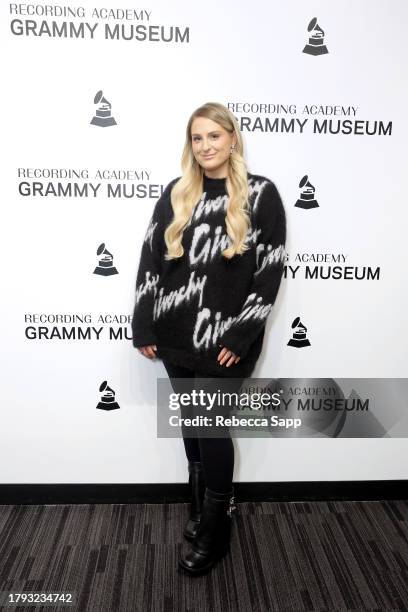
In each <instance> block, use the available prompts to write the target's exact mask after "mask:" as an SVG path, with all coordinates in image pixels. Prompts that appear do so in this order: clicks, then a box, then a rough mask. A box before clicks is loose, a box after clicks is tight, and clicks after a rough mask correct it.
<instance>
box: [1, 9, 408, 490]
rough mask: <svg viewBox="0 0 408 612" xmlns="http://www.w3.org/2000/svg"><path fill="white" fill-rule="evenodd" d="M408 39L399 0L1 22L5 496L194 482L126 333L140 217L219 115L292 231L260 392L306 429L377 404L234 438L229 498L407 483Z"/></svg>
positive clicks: (55, 13)
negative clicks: (233, 486)
mask: <svg viewBox="0 0 408 612" xmlns="http://www.w3.org/2000/svg"><path fill="white" fill-rule="evenodd" d="M407 17H408V8H407V5H406V3H405V2H404V1H403V0H394V1H393V2H392V3H389V2H387V1H386V0H370V1H368V0H361V1H360V2H357V3H356V2H351V0H349V1H342V2H340V3H337V4H336V5H335V6H332V5H330V7H329V6H327V3H326V2H323V1H322V2H304V1H301V0H292V2H290V3H287V4H286V5H285V4H283V3H281V2H277V1H272V2H266V1H261V0H254V2H251V3H248V4H246V3H238V4H237V3H233V2H231V1H230V0H217V1H216V0H209V1H207V2H206V3H205V4H203V5H200V7H199V8H198V7H196V6H195V5H193V4H191V3H189V2H187V1H180V0H177V1H176V2H173V3H167V2H164V0H160V1H152V2H149V3H148V4H145V5H142V6H134V5H133V4H132V3H131V2H129V0H126V1H125V2H121V3H120V6H115V5H109V4H107V3H105V2H101V1H100V0H95V1H91V0H85V1H83V2H80V3H76V2H70V3H66V4H63V3H51V2H43V3H42V2H37V3H25V2H22V3H3V4H2V6H1V26H0V27H1V37H2V42H3V47H2V48H3V70H4V77H3V84H4V87H3V95H2V103H3V108H4V110H3V113H2V116H3V134H4V136H3V138H2V146H3V157H2V170H3V171H2V176H3V180H2V182H1V187H0V188H1V191H2V216H3V223H2V228H3V232H2V247H3V254H4V261H3V281H4V283H3V300H2V317H1V332H2V347H3V350H2V355H3V364H2V373H3V382H2V400H3V401H2V430H3V435H2V444H1V447H0V457H1V465H2V473H1V482H3V483H12V482H15V483H30V482H31V483H35V482H43V483H51V482H52V483H62V482H101V483H103V482H112V483H114V482H135V483H142V482H152V483H155V482H176V481H180V482H183V481H185V480H186V458H185V454H184V446H183V443H182V440H181V438H180V437H179V438H174V437H172V436H171V435H169V436H164V437H160V436H158V431H157V398H156V394H157V387H158V385H157V383H158V381H159V379H161V378H165V377H166V372H165V369H164V367H163V364H162V362H161V361H159V360H155V361H150V360H148V359H146V358H144V357H143V356H142V355H141V354H140V353H139V352H138V351H137V350H136V349H134V348H133V346H132V342H131V327H130V322H131V316H132V311H133V305H134V298H135V281H136V273H137V269H138V263H139V256H140V250H141V246H142V242H143V238H144V236H145V232H146V229H147V226H148V223H149V220H150V217H151V214H152V211H153V207H154V205H155V203H156V201H157V199H158V198H159V197H160V195H161V193H162V192H163V190H164V188H165V186H166V185H167V184H168V183H169V181H170V180H172V179H173V178H175V177H176V176H179V175H180V174H181V168H180V159H181V153H182V147H183V143H184V133H185V126H186V123H187V121H188V118H189V116H190V114H191V113H192V112H193V110H194V109H196V108H197V107H198V106H200V105H201V104H203V103H205V102H211V101H214V102H220V103H222V104H225V105H226V106H227V107H228V108H229V109H230V110H231V111H232V112H233V113H234V115H235V117H236V118H237V121H238V122H239V127H240V130H241V132H242V136H243V139H244V144H245V155H246V159H247V162H248V169H249V171H250V172H253V173H255V174H261V175H264V176H267V177H268V178H270V179H271V180H272V181H274V183H275V184H276V186H277V188H278V190H279V192H280V194H281V197H282V200H283V203H284V206H285V210H286V214H287V223H288V241H287V260H286V265H285V272H284V278H283V280H282V285H281V289H280V292H279V296H278V299H277V301H276V303H275V306H274V309H273V311H272V313H271V315H270V317H269V319H268V322H267V327H266V335H265V340H264V347H263V352H262V355H261V357H260V359H259V361H258V363H257V367H256V370H255V371H254V373H253V376H254V377H259V378H262V379H270V380H272V379H273V380H276V379H282V380H283V379H286V382H287V384H286V387H285V394H286V400H287V401H289V400H291V398H292V399H294V400H296V398H297V400H299V398H300V400H301V401H302V402H303V403H304V402H309V408H308V409H309V410H310V411H313V410H314V409H315V408H314V406H315V402H316V405H317V404H318V403H319V402H320V404H319V405H320V407H321V406H322V404H321V400H322V399H325V398H327V397H330V396H331V394H332V397H334V398H338V397H342V398H343V400H347V401H348V402H349V406H351V405H355V404H354V402H355V400H356V399H359V400H360V402H359V405H366V401H369V402H371V405H372V406H373V407H374V406H375V410H373V411H372V412H371V414H370V415H369V416H367V419H366V421H364V419H361V417H360V418H359V420H358V422H359V426H358V427H357V428H353V427H352V426H347V419H348V418H349V416H348V415H347V414H346V415H345V414H344V413H342V415H341V418H340V417H339V415H337V417H336V419H337V420H336V422H337V425H338V424H339V421H340V423H341V426H336V427H334V426H331V427H329V428H328V429H327V430H325V427H324V422H325V421H324V417H323V421H320V426H318V427H316V428H315V429H313V430H311V432H310V433H309V435H307V436H304V435H303V436H299V437H296V436H293V435H292V436H290V437H291V438H292V439H287V438H285V436H275V435H274V432H273V430H272V429H271V430H270V431H268V432H267V435H266V436H265V435H264V436H260V437H252V438H251V439H246V438H245V437H242V439H237V440H235V442H234V443H235V447H236V465H235V474H234V477H235V480H236V481H276V480H279V481H285V480H320V479H321V480H352V479H382V478H389V479H397V478H398V479H399V478H406V477H407V473H406V463H405V462H404V461H401V459H402V457H405V453H406V450H407V444H406V434H407V431H408V430H407V418H406V414H405V413H406V391H405V389H406V384H405V380H406V377H407V348H406V347H407V331H406V324H405V322H406V312H407V307H408V294H407V288H406V283H405V265H406V261H407V259H406V242H407V240H406V235H407V231H406V227H407V222H408V215H407V199H406V197H407V196H406V185H405V175H406V150H407V142H408V140H407V139H408V134H407V127H406V119H405V117H406V107H407V102H408V86H407V80H406V78H405V72H406V65H407V59H408V58H407V55H408V53H407V51H408V42H407V37H406V32H405V29H406V28H405V24H406V23H407ZM231 290H233V288H231ZM363 382H364V384H363ZM333 389H334V391H333ZM333 394H334V395H333ZM302 405H303V404H302ZM331 406H332V408H333V404H331ZM344 406H345V403H344V402H343V404H342V410H343V409H344ZM292 408H293V406H292ZM347 410H349V409H348V408H347ZM292 412H293V411H292ZM350 412H351V410H350ZM292 416H293V414H292ZM350 418H351V417H350ZM317 420H319V419H317ZM329 421H330V423H331V425H333V419H329ZM322 423H323V425H322ZM348 423H349V425H350V421H348ZM314 433H315V434H316V435H314ZM293 437H296V439H293ZM384 438H387V440H385V439H384Z"/></svg>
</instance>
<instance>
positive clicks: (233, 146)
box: [230, 145, 235, 155]
mask: <svg viewBox="0 0 408 612" xmlns="http://www.w3.org/2000/svg"><path fill="white" fill-rule="evenodd" d="M234 149H235V145H231V151H230V155H231V153H232V152H233V150H234Z"/></svg>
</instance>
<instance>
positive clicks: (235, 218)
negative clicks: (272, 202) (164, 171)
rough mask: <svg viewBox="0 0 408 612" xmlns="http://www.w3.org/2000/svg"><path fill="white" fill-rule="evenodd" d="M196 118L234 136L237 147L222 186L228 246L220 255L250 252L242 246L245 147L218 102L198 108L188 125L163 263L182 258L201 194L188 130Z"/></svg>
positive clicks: (245, 228)
mask: <svg viewBox="0 0 408 612" xmlns="http://www.w3.org/2000/svg"><path fill="white" fill-rule="evenodd" d="M196 117H206V118H208V119H211V120H212V121H215V123H218V124H219V125H220V126H221V127H223V128H224V129H225V130H227V132H229V133H230V134H233V133H235V136H236V145H235V148H234V149H232V151H231V155H230V157H229V166H228V175H227V178H226V183H225V186H226V191H227V194H228V196H229V201H228V206H227V211H226V217H225V220H226V221H225V224H226V228H227V234H228V236H229V238H230V240H231V245H230V246H229V247H228V248H227V249H224V250H223V251H222V255H223V256H224V257H225V258H226V259H232V257H234V255H237V254H239V255H241V254H242V253H244V251H246V250H248V248H249V247H248V245H247V244H245V240H246V237H247V232H248V229H249V228H250V217H249V214H248V210H249V204H248V195H249V192H248V179H247V165H246V162H245V160H244V146H243V141H242V137H241V132H240V130H239V128H238V123H237V120H236V119H235V117H234V115H233V114H232V113H231V112H230V111H229V110H228V108H227V107H226V106H224V105H223V104H219V103H217V102H207V103H206V104H203V106H200V107H199V108H197V109H196V110H195V111H194V112H193V114H192V115H191V117H190V119H189V121H188V124H187V128H186V140H185V143H184V148H183V154H182V157H181V169H182V176H181V178H180V179H179V180H178V181H177V183H175V185H174V186H173V189H172V192H171V205H172V208H173V212H174V218H173V220H172V222H171V223H170V224H169V225H168V227H167V228H166V230H165V232H164V239H165V242H166V245H167V253H166V254H165V259H167V260H169V259H177V258H179V257H182V256H183V254H184V248H183V246H182V244H181V241H182V238H183V231H184V229H185V227H186V226H187V225H188V223H189V221H190V218H191V215H192V213H193V210H194V207H195V205H196V204H197V202H198V201H199V200H200V198H201V196H202V194H203V191H204V190H203V175H204V169H203V168H202V167H201V166H200V164H199V163H198V162H197V160H196V159H195V157H194V154H193V149H192V139H191V126H192V123H193V121H194V119H195V118H196Z"/></svg>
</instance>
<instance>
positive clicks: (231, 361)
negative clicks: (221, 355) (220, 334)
mask: <svg viewBox="0 0 408 612" xmlns="http://www.w3.org/2000/svg"><path fill="white" fill-rule="evenodd" d="M233 363H235V355H234V354H232V357H231V359H229V360H228V363H227V368H229V367H230V366H231V365H232V364H233Z"/></svg>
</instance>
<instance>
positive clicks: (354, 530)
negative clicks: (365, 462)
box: [0, 501, 408, 612]
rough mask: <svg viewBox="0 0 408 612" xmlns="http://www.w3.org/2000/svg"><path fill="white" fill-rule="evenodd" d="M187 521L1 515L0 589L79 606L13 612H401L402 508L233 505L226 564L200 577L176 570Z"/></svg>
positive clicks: (46, 509) (177, 507) (49, 509)
mask: <svg viewBox="0 0 408 612" xmlns="http://www.w3.org/2000/svg"><path fill="white" fill-rule="evenodd" d="M187 513H188V505H187V504H140V505H119V504H118V505H103V504H101V505H58V506H34V505H24V506H12V505H2V506H0V591H2V592H4V591H7V592H13V593H18V592H23V591H36V592H39V591H41V592H45V593H50V592H51V593H56V592H73V593H74V594H75V596H76V604H75V606H70V607H68V606H58V607H45V606H41V605H36V606H33V605H31V606H28V605H25V606H19V607H17V608H14V609H16V610H20V611H27V610H55V609H58V610H69V609H71V610H80V611H81V612H82V611H86V610H92V611H94V610H95V611H97V612H105V611H106V612H112V611H116V610H119V611H120V610H132V611H136V612H139V611H143V612H145V611H150V610H151V611H154V612H160V611H163V612H167V611H168V612H170V611H177V612H179V611H186V612H187V611H191V612H200V611H211V612H214V611H218V610H220V611H221V610H222V611H242V612H250V611H251V612H252V611H253V612H256V611H259V612H265V611H270V610H271V611H273V610H278V611H286V610H287V611H296V612H297V611H302V610H322V611H323V610H327V611H330V612H333V611H335V610H358V611H360V610H378V611H379V612H380V611H381V612H383V611H384V610H408V518H407V517H408V502H407V501H364V502H362V501H331V502H321V501H318V502H289V503H288V502H273V503H272V502H268V503H260V502H259V503H255V502H245V503H239V504H237V511H236V512H235V516H234V523H233V535H232V542H231V554H230V555H229V556H228V557H225V558H224V559H223V560H222V561H221V562H219V563H218V565H217V566H216V568H214V569H213V570H212V572H210V573H209V574H208V575H206V576H202V577H196V578H192V577H190V576H188V575H186V574H184V573H182V572H181V571H179V570H178V568H177V558H178V554H179V550H180V548H181V546H185V545H187V544H186V543H185V544H183V542H185V541H184V540H183V537H182V529H183V526H184V522H185V520H186V518H187ZM0 609H1V610H10V609H11V608H10V607H6V606H1V608H0Z"/></svg>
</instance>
